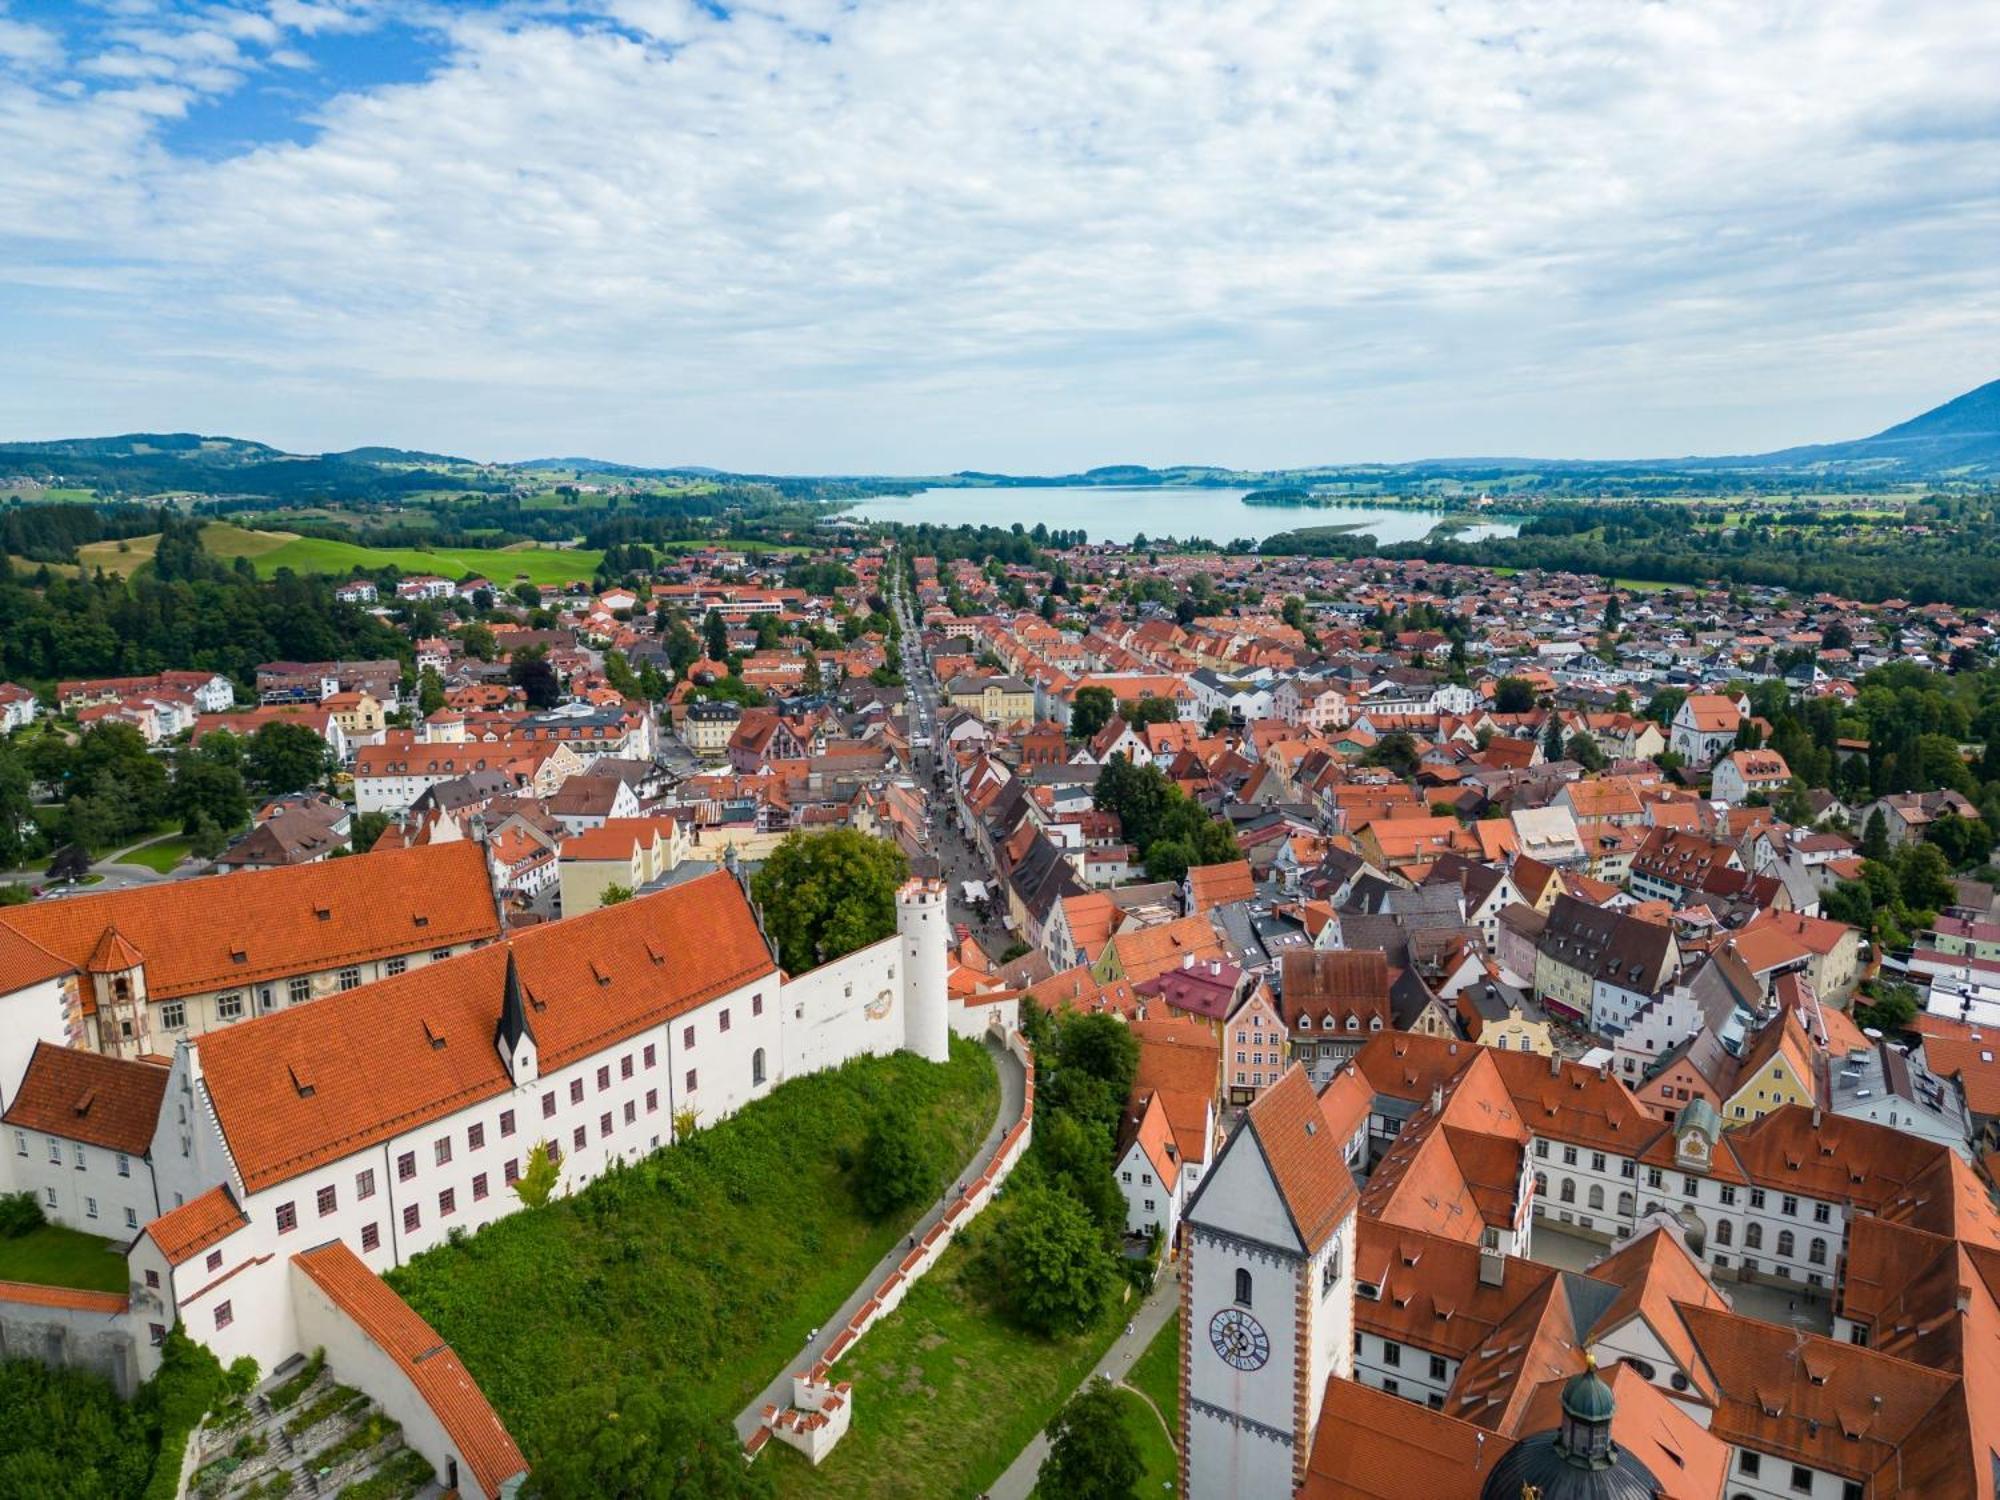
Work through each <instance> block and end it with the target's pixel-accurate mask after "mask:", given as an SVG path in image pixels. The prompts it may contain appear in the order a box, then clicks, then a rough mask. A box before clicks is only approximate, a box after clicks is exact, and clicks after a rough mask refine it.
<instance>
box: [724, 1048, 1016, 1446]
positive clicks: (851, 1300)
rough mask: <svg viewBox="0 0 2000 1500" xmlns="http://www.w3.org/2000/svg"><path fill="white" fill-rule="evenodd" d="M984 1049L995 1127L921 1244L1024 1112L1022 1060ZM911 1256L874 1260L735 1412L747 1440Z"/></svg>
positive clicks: (925, 1227) (922, 1222) (927, 1219)
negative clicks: (995, 1094)
mask: <svg viewBox="0 0 2000 1500" xmlns="http://www.w3.org/2000/svg"><path fill="white" fill-rule="evenodd" d="M986 1050H987V1052H988V1053H989V1054H991V1056H992V1058H993V1067H994V1070H995V1071H996V1072H998V1073H999V1075H1000V1109H999V1112H998V1114H997V1115H995V1117H994V1120H993V1128H992V1129H991V1130H989V1131H987V1132H986V1139H985V1140H984V1141H982V1142H980V1145H979V1153H978V1155H976V1156H975V1157H973V1159H972V1160H971V1161H970V1162H968V1163H967V1164H966V1166H965V1168H964V1170H963V1171H961V1172H960V1173H959V1174H958V1176H957V1177H955V1178H953V1179H952V1183H951V1185H950V1186H949V1187H947V1188H946V1190H945V1195H944V1196H943V1197H942V1198H940V1199H938V1201H937V1202H936V1203H934V1204H932V1205H931V1206H930V1208H929V1209H927V1210H926V1211H925V1213H924V1216H923V1217H922V1218H921V1219H919V1220H918V1221H917V1222H916V1224H915V1225H914V1226H912V1228H911V1230H910V1233H911V1234H912V1235H914V1236H915V1237H916V1238H917V1239H919V1240H921V1239H922V1238H923V1237H924V1236H925V1235H926V1234H928V1233H930V1228H931V1225H933V1224H935V1223H937V1221H938V1220H939V1219H941V1218H943V1217H944V1211H945V1209H947V1208H949V1207H950V1206H951V1204H952V1202H953V1201H954V1200H955V1199H956V1198H957V1197H958V1184H959V1183H961V1182H965V1183H969V1182H971V1181H972V1180H973V1179H974V1178H976V1177H978V1176H979V1174H980V1173H982V1172H984V1171H985V1170H986V1167H987V1164H988V1163H990V1162H991V1161H992V1160H993V1156H994V1153H995V1152H997V1151H998V1150H999V1149H1000V1140H1001V1137H1003V1136H1004V1135H1006V1133H1007V1132H1008V1131H1010V1130H1012V1129H1013V1128H1014V1126H1015V1124H1016V1123H1017V1122H1018V1121H1019V1120H1020V1118H1021V1111H1022V1109H1023V1108H1024V1107H1025V1106H1026V1103H1027V1095H1028V1088H1027V1073H1026V1072H1025V1070H1023V1068H1022V1067H1021V1060H1020V1059H1019V1058H1017V1057H1016V1056H1014V1054H1013V1053H1011V1052H1009V1051H1008V1050H1007V1049H1006V1048H1005V1047H1004V1046H1002V1045H1001V1044H1000V1043H999V1042H997V1041H994V1040H993V1039H992V1038H991V1037H989V1038H987V1041H986ZM909 1253H910V1247H909V1245H908V1243H907V1242H905V1241H902V1240H898V1241H897V1242H896V1244H895V1245H894V1247H892V1248H891V1249H890V1251H889V1253H888V1254H887V1255H885V1256H883V1257H882V1259H881V1260H879V1261H878V1262H876V1264H875V1266H874V1268H873V1269H872V1270H870V1271H869V1273H868V1275H867V1277H866V1278H865V1279H864V1280H863V1281H862V1283H861V1285H859V1286H858V1287H856V1288H855V1289H854V1291H853V1293H852V1295H850V1296H849V1297H848V1299H847V1300H846V1301H845V1302H843V1303H841V1304H840V1311H838V1312H836V1313H835V1314H833V1316H832V1317H830V1318H828V1319H827V1320H826V1321H825V1322H824V1323H822V1324H821V1325H820V1327H819V1331H818V1333H817V1334H816V1335H815V1336H814V1337H813V1338H811V1339H809V1340H807V1341H806V1344H805V1346H804V1347H803V1348H802V1349H800V1350H799V1352H798V1353H797V1354H796V1355H794V1356H793V1357H792V1358H791V1359H789V1360H787V1361H786V1362H785V1367H784V1369H782V1370H780V1371H779V1372H778V1374H777V1376H776V1377H775V1378H774V1379H773V1380H772V1381H771V1383H770V1384H769V1385H767V1386H765V1387H764V1389H763V1390H762V1391H760V1392H759V1393H758V1395H757V1397H756V1399H755V1400H753V1401H752V1402H751V1403H750V1404H749V1405H748V1406H746V1407H744V1408H743V1410H742V1411H740V1412H738V1413H737V1414H736V1435H737V1437H739V1438H742V1439H743V1440H745V1441H746V1442H747V1441H748V1440H749V1437H750V1434H752V1433H753V1432H755V1431H756V1430H757V1429H758V1428H759V1427H761V1426H763V1425H764V1408H765V1407H766V1406H767V1405H773V1404H775V1405H778V1406H789V1405H791V1404H792V1376H793V1375H794V1374H796V1373H797V1372H798V1371H800V1370H804V1369H808V1368H810V1367H811V1366H812V1365H813V1364H814V1363H815V1362H816V1361H817V1360H818V1359H819V1357H820V1356H821V1355H822V1354H824V1353H825V1352H826V1350H827V1346H828V1345H829V1344H831V1343H832V1342H833V1341H834V1339H835V1338H836V1337H837V1336H838V1335H839V1333H840V1331H841V1330H842V1329H843V1328H845V1327H846V1326H847V1324H848V1320H849V1319H851V1318H852V1317H853V1316H854V1315H855V1313H857V1312H859V1311H860V1310H861V1304H862V1303H864V1302H866V1301H867V1300H868V1299H869V1298H870V1297H872V1296H873V1295H874V1294H875V1288H876V1287H878V1286H880V1285H881V1284H882V1280H883V1278H884V1277H886V1276H887V1275H888V1274H889V1273H890V1272H891V1271H893V1270H895V1269H896V1267H897V1266H899V1265H901V1264H902V1260H903V1257H904V1256H905V1255H908V1254H909Z"/></svg>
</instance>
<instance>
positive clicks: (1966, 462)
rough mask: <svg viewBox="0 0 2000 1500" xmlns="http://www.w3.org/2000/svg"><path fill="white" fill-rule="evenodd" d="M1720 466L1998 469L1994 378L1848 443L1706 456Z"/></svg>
mask: <svg viewBox="0 0 2000 1500" xmlns="http://www.w3.org/2000/svg"><path fill="white" fill-rule="evenodd" d="M1705 462H1708V463H1714V464H1720V465H1724V466H1734V465H1737V464H1741V465H1746V466H1747V465H1753V464H1754V465H1757V466H1759V467H1765V468H1781V469H1816V468H1825V467H1830V466H1834V465H1847V464H1865V465H1870V466H1879V467H1883V468H1888V469H1894V470H1899V471H1905V472H1908V473H1911V474H1935V475H1946V474H1962V475H1968V476H1976V475H1992V474H1996V473H2000V380H1989V381H1988V382H1987V383H1986V384H1985V385H1982V386H1980V387H1979V388H1978V389H1977V390H1973V391H1967V392H1966V393H1965V394H1964V395H1963V396H1957V397H1954V398H1953V399H1952V400H1950V401H1947V402H1945V403H1944V405H1942V406H1934V407H1932V408H1931V409H1930V410H1929V411H1927V412H1925V413H1923V415H1921V416H1916V417H1912V418H1910V420H1909V421H1907V422H1898V423H1897V424H1896V425H1895V426H1894V427H1889V428H1884V429H1883V430H1882V431H1881V432H1878V433H1876V434H1875V435H1874V436H1873V437H1865V438H1857V439H1855V440H1854V441H1853V442H1848V443H1817V444H1813V445H1811V446H1809V447H1803V448H1781V449H1779V450H1778V451H1777V452H1775V453H1759V454H1756V455H1753V456H1752V457H1750V458H1747V459H1737V460H1730V459H1711V460H1706V461H1705Z"/></svg>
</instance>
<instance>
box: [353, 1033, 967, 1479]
mask: <svg viewBox="0 0 2000 1500" xmlns="http://www.w3.org/2000/svg"><path fill="white" fill-rule="evenodd" d="M892 1099H893V1100H895V1101H897V1102H898V1103H899V1104H904V1105H907V1106H908V1107H909V1108H910V1109H911V1110H913V1111H914V1112H915V1114H916V1117H917V1119H918V1121H919V1122H920V1124H921V1125H922V1126H923V1128H924V1129H925V1130H926V1131H927V1132H928V1134H929V1135H930V1136H931V1137H932V1138H933V1139H935V1140H936V1141H937V1142H938V1143H939V1151H940V1155H941V1157H948V1158H949V1160H950V1161H952V1162H955V1163H958V1162H964V1161H966V1160H968V1159H969V1158H970V1157H971V1155H972V1153H973V1151H974V1149H975V1148H976V1147H977V1145H978V1143H979V1142H980V1141H981V1140H982V1139H983V1138H984V1136H985V1134H986V1131H987V1129H988V1128H989V1127H990V1126H991V1124H992V1122H993V1116H994V1113H995V1111H996V1110H997V1109H998V1108H999V1080H998V1079H997V1078H996V1077H995V1075H994V1070H993V1062H992V1059H991V1058H990V1057H989V1056H988V1055H987V1054H986V1052H985V1051H984V1049H982V1048H980V1047H979V1046H977V1045H975V1044H974V1043H971V1042H967V1041H956V1042H954V1043H953V1046H952V1057H951V1061H950V1062H949V1063H947V1064H944V1065H942V1066H939V1065H937V1064H933V1063H927V1062H925V1061H923V1060H922V1059H921V1058H917V1057H914V1056H911V1055H909V1054H907V1053H898V1054H894V1055H892V1056H888V1057H881V1058H868V1059H862V1060H858V1061H855V1062H852V1063H849V1064H848V1065H847V1066H845V1067H843V1068H840V1069H838V1070H836V1071H833V1072H827V1073H817V1074H813V1075H810V1076H808V1077H805V1078H798V1079H794V1080H792V1081H791V1082H789V1083H787V1084H785V1085H784V1086H783V1087H782V1088H780V1089H778V1090H777V1091H776V1092H774V1093H773V1094H771V1095H770V1096H769V1097H768V1098H765V1099H761V1100H759V1101H757V1102H756V1103H753V1104H751V1105H749V1106H748V1107H747V1108H745V1109H743V1110H742V1111H741V1112H739V1113H738V1114H736V1115H733V1116H731V1117H730V1118H729V1119H727V1120H723V1121H720V1122H719V1123H717V1124H715V1125H712V1126H710V1127H708V1128H706V1129H703V1130H701V1131H699V1132H698V1133H697V1134H695V1135H694V1136H692V1137H690V1138H689V1139H687V1140H685V1141H683V1142H682V1143H681V1144H679V1145H677V1146H672V1147H669V1148H667V1149H666V1150H663V1151H660V1152H657V1153H655V1154H654V1155H652V1156H650V1157H647V1158H646V1159H645V1160H643V1161H640V1162H638V1163H636V1164H635V1165H633V1166H631V1167H628V1168H626V1169H624V1170H622V1171H616V1172H612V1173H610V1174H608V1175H606V1176H604V1177H602V1178H600V1179H599V1180H598V1181H596V1182H594V1183H592V1184H590V1185H589V1186H588V1187H586V1188H584V1189H582V1190H581V1191H579V1192H578V1193H576V1194H575V1196H573V1197H560V1198H557V1199H555V1200H553V1201H551V1202H550V1203H549V1204H548V1205H547V1206H546V1207H544V1208H540V1209H529V1210H525V1211H523V1212H520V1213H516V1214H513V1215H511V1216H509V1217H507V1218H505V1219H502V1220H500V1221H499V1222H498V1223H496V1224H492V1225H489V1226H488V1227H487V1228H485V1229H483V1230H481V1231H480V1232H479V1233H478V1234H475V1235H472V1236H470V1237H468V1238H466V1239H465V1240H463V1241H462V1242H460V1243H457V1244H449V1245H444V1246H440V1247H439V1248H437V1249H435V1250H431V1251H428V1252H426V1253H425V1254H423V1255H420V1256H418V1257H416V1258H415V1259H414V1260H412V1261H411V1262H410V1263H409V1264H408V1265H406V1266H403V1267H402V1268H400V1269H398V1270H395V1271H392V1272H390V1273H389V1281H390V1283H391V1285H393V1286H394V1287H395V1288H396V1290H397V1291H398V1292H400V1293H401V1294H402V1295H403V1297H404V1298H405V1300H407V1301H408V1302H409V1304H410V1305H411V1306H412V1307H414V1308H415V1309H416V1310H417V1311H418V1312H419V1313H420V1314H422V1315H423V1316H424V1317H425V1318H426V1319H428V1320H429V1322H430V1324H431V1326H432V1327H434V1328H435V1329H437V1331H438V1333H439V1334H440V1335H441V1336H442V1337H443V1338H444V1339H446V1340H447V1341H448V1342H449V1343H450V1344H451V1345H452V1347H453V1348H455V1349H456V1350H457V1351H458V1354H459V1357H460V1358H462V1359H463V1360H464V1361H465V1364H466V1368H467V1369H469V1370H470V1371H471V1372H472V1376H473V1378H474V1379H475V1380H477V1381H478V1382H479V1385H480V1388H481V1389H482V1390H484V1391H485V1393H486V1395H487V1397H488V1398H489V1399H490V1400H491V1401H492V1402H493V1405H494V1406H495V1407H496V1408H497V1409H498V1411H499V1413H500V1416H501V1418H502V1420H503V1421H505V1423H506V1424H507V1428H508V1430H509V1431H510V1432H512V1433H513V1434H514V1436H515V1438H516V1439H517V1440H518V1441H519V1442H520V1444H521V1447H522V1449H523V1450H524V1451H525V1452H526V1453H527V1455H528V1458H529V1461H530V1462H533V1461H535V1459H536V1457H537V1455H538V1454H541V1453H543V1452H545V1451H550V1450H551V1448H552V1445H553V1444H555V1443H558V1442H561V1441H563V1440H564V1439H563V1433H564V1431H565V1430H566V1429H565V1414H566V1411H567V1410H568V1409H570V1407H571V1405H572V1403H573V1402H574V1401H575V1399H576V1398H577V1397H578V1395H579V1394H582V1395H583V1396H585V1397H589V1396H591V1395H592V1394H593V1393H594V1392H597V1391H601V1390H604V1389H605V1388H606V1387H608V1386H612V1385H615V1384H616V1383H617V1382H619V1381H621V1380H625V1379H632V1380H638V1381H643V1382H645V1383H647V1384H648V1385H650V1386H654V1387H657V1388H659V1389H662V1390H670V1391H671V1392H672V1393H673V1395H674V1398H675V1400H676V1401H677V1402H684V1403H685V1404H686V1407H687V1409H688V1410H689V1411H690V1412H691V1413H692V1414H693V1415H694V1416H695V1417H697V1418H698V1419H700V1420H702V1421H704V1422H712V1423H717V1424H720V1423H724V1422H727V1421H728V1420H729V1419H731V1418H733V1417H734V1416H735V1415H736V1414H737V1413H738V1412H739V1411H741V1410H742V1409H743V1407H744V1406H745V1405H746V1404H748V1403H749V1401H750V1400H751V1399H752V1398H754V1397H755V1396H756V1394H757V1393H758V1392H759V1391H760V1390H762V1389H763V1388H764V1386H765V1385H766V1384H767V1383H768V1382H769V1381H770V1380H771V1378H772V1377H773V1376H775V1375H778V1374H780V1373H782V1372H784V1371H786V1370H788V1369H790V1368H791V1365H790V1361H792V1360H794V1359H796V1358H797V1356H798V1353H799V1350H800V1349H801V1348H802V1347H803V1346H804V1344H805V1342H806V1339H807V1336H808V1335H809V1333H810V1332H811V1330H813V1329H814V1328H817V1327H819V1326H821V1325H822V1324H824V1323H825V1322H826V1321H827V1320H828V1319H829V1318H831V1317H832V1315H833V1314H834V1312H835V1311H836V1310H837V1309H838V1308H839V1307H840V1304H841V1303H842V1302H843V1301H844V1300H845V1299H846V1298H847V1296H848V1294H849V1293H850V1292H852V1291H853V1290H854V1289H855V1287H857V1286H859V1285H861V1284H862V1282H863V1281H864V1280H866V1279H867V1277H868V1276H869V1275H870V1273H871V1272H872V1271H873V1269H874V1267H875V1264H876V1262H877V1261H878V1260H880V1259H881V1257H882V1256H883V1255H885V1254H886V1253H888V1252H889V1251H890V1250H891V1249H893V1248H894V1247H895V1246H896V1245H897V1244H898V1243H899V1242H900V1241H901V1240H902V1238H903V1237H904V1235H905V1234H906V1233H907V1232H908V1229H909V1225H910V1223H911V1222H912V1221H913V1220H914V1218H915V1214H914V1212H911V1213H905V1214H898V1215H893V1216H891V1217H890V1218H889V1219H886V1220H881V1221H877V1220H871V1219H869V1218H867V1217H866V1216H865V1215H864V1214H863V1213H862V1212H861V1209H860V1206H859V1204H858V1202H857V1201H856V1195H855V1192H854V1188H853V1183H852V1180H851V1178H852V1171H851V1166H850V1164H851V1162H852V1161H853V1159H854V1156H855V1153H856V1151H857V1150H858V1148H859V1146H860V1143H861V1140H862V1137H863V1135H864V1134H865V1132H866V1130H867V1125H868V1121H869V1120H870V1118H871V1117H872V1116H873V1114H874V1113H875V1111H876V1110H877V1108H879V1107H880V1105H881V1104H882V1103H883V1102H885V1101H888V1100H892ZM660 1128H661V1130H662V1131H663V1132H664V1131H665V1130H666V1128H667V1124H666V1120H665V1117H664V1115H662V1116H661V1123H660Z"/></svg>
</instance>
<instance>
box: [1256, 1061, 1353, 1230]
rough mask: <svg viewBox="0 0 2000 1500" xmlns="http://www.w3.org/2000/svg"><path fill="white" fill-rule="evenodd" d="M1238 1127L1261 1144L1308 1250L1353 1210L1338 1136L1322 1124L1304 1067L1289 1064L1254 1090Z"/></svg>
mask: <svg viewBox="0 0 2000 1500" xmlns="http://www.w3.org/2000/svg"><path fill="white" fill-rule="evenodd" d="M1242 1128H1244V1129H1246V1130H1248V1131H1249V1132H1250V1133H1251V1134H1252V1135H1254V1136H1255V1138H1256V1140H1257V1144H1258V1145H1259V1147H1261V1148H1262V1150H1263V1153H1264V1160H1265V1162H1266V1164H1268V1165H1269V1167H1270V1169H1271V1176H1272V1179H1273V1180H1274V1181H1275V1182H1276V1184H1277V1188H1278V1195H1279V1197H1280V1198H1282V1199H1283V1200H1284V1204H1285V1208H1286V1210H1287V1211H1288V1212H1289V1213H1290V1214H1291V1216H1292V1223H1293V1225H1294V1227H1296V1228H1297V1230H1298V1232H1299V1242H1300V1243H1301V1244H1302V1245H1304V1247H1305V1250H1306V1253H1307V1254H1308V1255H1310V1254H1312V1253H1313V1252H1315V1251H1317V1250H1318V1249H1319V1247H1320V1246H1321V1245H1323V1244H1325V1243H1326V1241H1327V1237H1328V1236H1329V1235H1331V1234H1332V1233H1333V1232H1334V1230H1335V1229H1337V1228H1339V1226H1340V1221H1341V1220H1342V1219H1343V1218H1345V1217H1346V1216H1347V1215H1348V1214H1349V1213H1351V1212H1352V1211H1353V1209H1354V1205H1355V1200H1356V1196H1357V1195H1356V1193H1355V1188H1354V1175H1353V1174H1352V1173H1351V1172H1349V1171H1348V1169H1347V1159H1346V1157H1345V1156H1343V1155H1342V1154H1341V1142H1339V1141H1337V1140H1335V1139H1334V1137H1333V1133H1332V1132H1331V1131H1329V1130H1328V1129H1327V1128H1326V1122H1325V1120H1324V1119H1323V1118H1322V1117H1321V1115H1320V1111H1319V1099H1318V1097H1317V1096H1316V1095H1314V1093H1313V1090H1312V1084H1311V1083H1309V1082H1308V1081H1307V1080H1306V1073H1305V1069H1304V1068H1302V1067H1299V1066H1297V1065H1296V1064H1294V1065H1293V1066H1292V1067H1291V1068H1289V1069H1287V1070H1286V1072H1285V1075H1284V1076H1283V1077H1282V1078H1280V1079H1279V1080H1278V1081H1277V1082H1276V1083H1274V1084H1272V1085H1271V1086H1270V1087H1269V1088H1267V1089H1265V1090H1264V1092H1263V1093H1261V1094H1259V1095H1258V1096H1257V1098H1256V1100H1255V1102H1254V1103H1252V1104H1251V1106H1250V1108H1249V1109H1248V1110H1247V1111H1246V1112H1245V1113H1244V1117H1243V1127H1242Z"/></svg>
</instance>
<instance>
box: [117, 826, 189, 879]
mask: <svg viewBox="0 0 2000 1500" xmlns="http://www.w3.org/2000/svg"><path fill="white" fill-rule="evenodd" d="M193 842H194V841H193V840H192V839H190V838H189V837H188V836H187V835H186V834H184V833H177V834H174V835H173V836H171V837H170V838H164V839H160V840H158V841H156V842H154V843H151V844H145V845H142V846H141V847H139V848H137V849H134V850H132V851H131V852H130V853H129V854H127V855H126V856H125V857H124V858H123V859H122V860H120V861H119V863H120V864H126V865H144V866H145V867H146V868H147V869H149V870H158V871H159V872H160V873H161V874H162V875H165V874H166V873H167V872H168V871H170V870H172V869H173V868H174V867H175V866H176V865H178V864H179V863H180V862H181V861H182V860H184V859H186V858H187V857H188V852H189V850H190V848H191V846H192V844H193Z"/></svg>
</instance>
